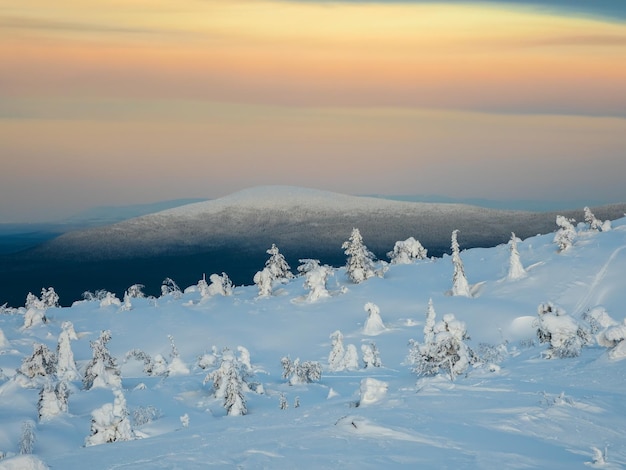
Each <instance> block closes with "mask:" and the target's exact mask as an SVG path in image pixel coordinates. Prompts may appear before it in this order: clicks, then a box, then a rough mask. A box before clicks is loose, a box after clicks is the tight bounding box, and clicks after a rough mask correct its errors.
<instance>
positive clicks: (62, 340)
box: [56, 321, 79, 381]
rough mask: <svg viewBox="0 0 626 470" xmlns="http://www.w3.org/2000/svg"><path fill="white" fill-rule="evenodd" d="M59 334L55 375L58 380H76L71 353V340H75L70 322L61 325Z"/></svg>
mask: <svg viewBox="0 0 626 470" xmlns="http://www.w3.org/2000/svg"><path fill="white" fill-rule="evenodd" d="M61 328H62V329H61V333H60V334H59V340H58V343H57V367H56V374H57V377H58V378H59V380H67V381H72V380H77V379H78V378H79V375H78V369H77V368H76V362H75V361H74V353H73V352H72V345H71V344H70V341H71V340H73V339H74V340H76V339H78V337H77V336H76V332H75V331H74V325H72V322H70V321H66V322H63V324H62V325H61Z"/></svg>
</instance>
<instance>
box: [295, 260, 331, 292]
mask: <svg viewBox="0 0 626 470" xmlns="http://www.w3.org/2000/svg"><path fill="white" fill-rule="evenodd" d="M299 261H300V263H301V264H300V266H298V271H299V272H301V273H304V276H305V281H304V288H305V289H307V290H308V291H309V293H308V294H307V296H306V298H305V299H306V301H307V302H316V301H317V300H319V299H323V298H326V297H330V293H329V292H328V289H327V288H326V282H327V281H328V278H329V277H330V276H332V275H333V268H331V267H330V266H327V265H323V266H321V265H320V262H319V260H316V259H301V260H299Z"/></svg>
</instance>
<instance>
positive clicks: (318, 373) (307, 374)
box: [280, 356, 322, 385]
mask: <svg viewBox="0 0 626 470" xmlns="http://www.w3.org/2000/svg"><path fill="white" fill-rule="evenodd" d="M280 363H281V365H282V366H283V375H282V377H283V379H288V380H289V385H297V384H305V383H312V382H318V381H319V380H320V379H321V378H322V366H321V364H320V363H319V362H315V361H304V362H302V363H301V362H300V358H296V359H295V360H294V361H292V360H291V358H290V357H289V356H285V357H283V358H282V359H281V360H280Z"/></svg>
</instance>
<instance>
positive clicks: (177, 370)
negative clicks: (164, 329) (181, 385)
mask: <svg viewBox="0 0 626 470" xmlns="http://www.w3.org/2000/svg"><path fill="white" fill-rule="evenodd" d="M167 337H168V339H169V340H170V346H171V352H170V362H169V365H168V366H167V375H168V376H174V375H187V374H189V368H188V367H187V366H186V365H185V363H184V362H183V361H182V359H181V358H180V354H179V353H178V348H177V347H176V344H175V343H174V337H173V336H172V335H167Z"/></svg>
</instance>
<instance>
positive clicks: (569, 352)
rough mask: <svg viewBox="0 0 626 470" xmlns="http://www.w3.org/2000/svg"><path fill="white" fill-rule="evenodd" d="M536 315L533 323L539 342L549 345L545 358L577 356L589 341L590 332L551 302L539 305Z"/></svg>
mask: <svg viewBox="0 0 626 470" xmlns="http://www.w3.org/2000/svg"><path fill="white" fill-rule="evenodd" d="M537 315H538V318H537V319H536V320H535V323H534V325H535V326H536V327H537V337H538V338H539V342H540V343H548V344H549V345H550V347H549V348H548V350H547V351H546V353H545V357H546V358H548V359H552V358H555V357H556V358H564V357H576V356H579V355H580V352H581V350H582V348H583V346H586V345H587V344H589V343H590V342H591V333H590V332H589V331H588V330H587V329H586V328H584V327H583V326H582V325H579V324H578V322H577V321H576V320H575V319H574V318H572V317H571V316H569V315H567V313H565V311H564V310H563V309H561V308H559V307H556V306H554V305H553V304H552V303H550V302H548V303H545V304H541V305H539V307H538V308H537Z"/></svg>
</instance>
